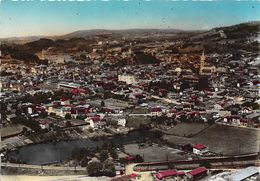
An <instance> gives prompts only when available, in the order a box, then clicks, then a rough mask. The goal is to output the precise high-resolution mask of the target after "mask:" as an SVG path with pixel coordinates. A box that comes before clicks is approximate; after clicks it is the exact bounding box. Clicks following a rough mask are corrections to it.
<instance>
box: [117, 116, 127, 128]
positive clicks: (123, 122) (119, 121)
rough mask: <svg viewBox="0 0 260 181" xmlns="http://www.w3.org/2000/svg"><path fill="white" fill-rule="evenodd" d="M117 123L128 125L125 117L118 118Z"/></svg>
mask: <svg viewBox="0 0 260 181" xmlns="http://www.w3.org/2000/svg"><path fill="white" fill-rule="evenodd" d="M117 125H118V126H123V127H125V125H126V119H125V118H118V120H117Z"/></svg>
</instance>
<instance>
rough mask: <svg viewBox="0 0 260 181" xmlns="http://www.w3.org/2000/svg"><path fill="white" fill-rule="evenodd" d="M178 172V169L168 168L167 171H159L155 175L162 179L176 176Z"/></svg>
mask: <svg viewBox="0 0 260 181" xmlns="http://www.w3.org/2000/svg"><path fill="white" fill-rule="evenodd" d="M177 174H178V172H177V171H176V170H166V171H161V172H158V173H157V174H155V176H156V177H157V178H158V179H160V180H161V179H163V178H165V177H170V176H175V175H177Z"/></svg>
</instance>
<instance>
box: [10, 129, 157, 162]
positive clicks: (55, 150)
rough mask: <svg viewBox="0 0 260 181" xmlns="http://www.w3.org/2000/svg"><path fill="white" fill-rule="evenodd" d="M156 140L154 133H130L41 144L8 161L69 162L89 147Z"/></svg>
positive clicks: (15, 155) (28, 148) (11, 156)
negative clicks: (73, 155) (75, 150)
mask: <svg viewBox="0 0 260 181" xmlns="http://www.w3.org/2000/svg"><path fill="white" fill-rule="evenodd" d="M149 137H150V138H153V139H154V138H155V137H154V133H153V132H149V131H146V132H138V131H135V132H130V133H129V134H127V135H119V136H115V137H111V138H105V139H99V140H97V141H96V140H95V141H94V140H90V139H78V140H70V141H59V142H56V143H39V144H35V145H27V146H24V147H21V148H18V150H16V151H11V152H10V153H9V154H8V160H20V161H22V162H25V163H26V164H33V165H44V164H51V163H57V162H63V161H68V160H70V158H71V153H72V151H73V150H74V149H80V148H84V147H87V148H88V149H90V150H91V149H95V148H97V147H101V146H102V145H103V144H104V143H106V142H107V143H113V144H114V145H118V146H120V145H125V144H131V143H136V142H138V141H143V140H144V139H145V138H149Z"/></svg>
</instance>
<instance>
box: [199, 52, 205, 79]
mask: <svg viewBox="0 0 260 181" xmlns="http://www.w3.org/2000/svg"><path fill="white" fill-rule="evenodd" d="M205 60H206V57H205V55H204V51H203V52H202V55H201V56H200V74H201V73H202V69H203V67H204V66H205Z"/></svg>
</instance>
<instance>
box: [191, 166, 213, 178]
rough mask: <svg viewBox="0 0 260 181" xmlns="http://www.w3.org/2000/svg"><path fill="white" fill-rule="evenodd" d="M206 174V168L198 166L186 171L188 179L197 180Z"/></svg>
mask: <svg viewBox="0 0 260 181" xmlns="http://www.w3.org/2000/svg"><path fill="white" fill-rule="evenodd" d="M207 175H208V170H207V168H205V167H199V168H196V169H194V170H192V171H189V172H188V173H187V177H188V178H189V180H192V181H193V180H198V179H201V178H203V177H205V176H207Z"/></svg>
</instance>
